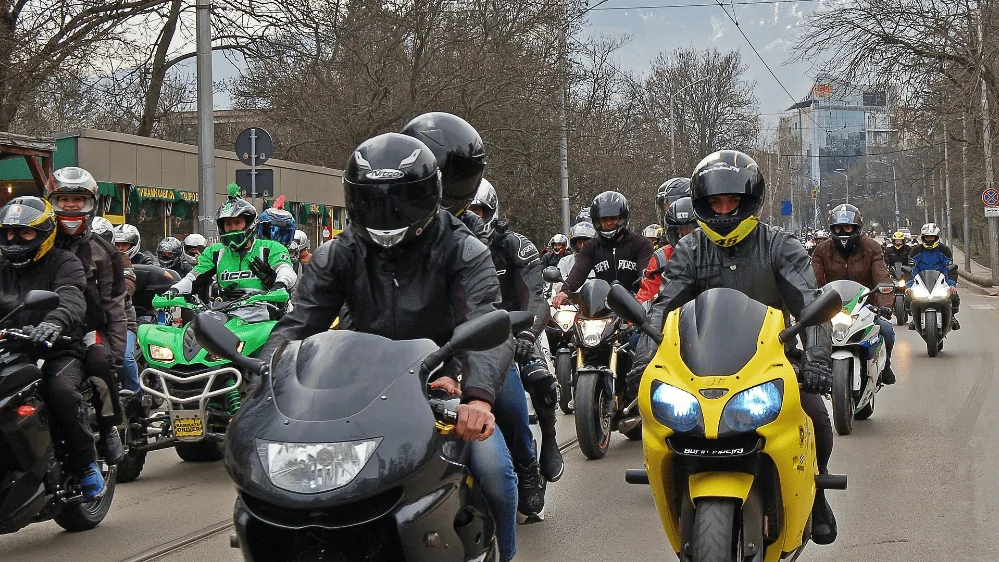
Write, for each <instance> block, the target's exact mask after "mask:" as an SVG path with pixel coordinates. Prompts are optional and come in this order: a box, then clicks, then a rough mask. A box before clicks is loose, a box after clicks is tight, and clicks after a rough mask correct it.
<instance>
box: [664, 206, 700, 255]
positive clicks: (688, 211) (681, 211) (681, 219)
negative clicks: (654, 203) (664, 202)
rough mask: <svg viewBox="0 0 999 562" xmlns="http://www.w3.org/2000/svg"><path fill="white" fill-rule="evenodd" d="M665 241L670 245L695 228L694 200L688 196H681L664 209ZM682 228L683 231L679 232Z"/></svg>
mask: <svg viewBox="0 0 999 562" xmlns="http://www.w3.org/2000/svg"><path fill="white" fill-rule="evenodd" d="M665 222H666V225H665V226H666V241H667V242H669V243H670V245H671V246H676V243H677V242H679V241H680V239H681V238H683V237H684V236H686V235H687V234H689V233H690V232H691V231H693V230H694V229H695V228H697V219H696V218H695V217H694V202H693V200H691V198H690V197H681V198H679V199H677V200H676V201H674V202H673V204H672V205H670V206H669V210H667V211H666V221H665ZM681 230H683V231H684V232H681Z"/></svg>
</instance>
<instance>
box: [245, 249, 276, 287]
mask: <svg viewBox="0 0 999 562" xmlns="http://www.w3.org/2000/svg"><path fill="white" fill-rule="evenodd" d="M250 271H252V272H253V274H254V275H256V276H257V277H258V278H259V279H260V280H261V281H262V282H263V283H264V287H270V286H272V285H274V280H275V279H277V273H276V272H275V271H274V268H273V267H271V266H270V265H269V264H267V263H266V262H264V260H262V259H260V257H259V256H258V257H255V258H253V259H252V260H250Z"/></svg>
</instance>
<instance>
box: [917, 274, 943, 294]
mask: <svg viewBox="0 0 999 562" xmlns="http://www.w3.org/2000/svg"><path fill="white" fill-rule="evenodd" d="M940 276H941V273H940V272H939V271H937V270H935V269H924V270H922V271H920V272H919V280H920V281H922V282H923V285H925V286H926V290H928V291H932V290H933V287H934V286H936V284H937V279H939V278H940Z"/></svg>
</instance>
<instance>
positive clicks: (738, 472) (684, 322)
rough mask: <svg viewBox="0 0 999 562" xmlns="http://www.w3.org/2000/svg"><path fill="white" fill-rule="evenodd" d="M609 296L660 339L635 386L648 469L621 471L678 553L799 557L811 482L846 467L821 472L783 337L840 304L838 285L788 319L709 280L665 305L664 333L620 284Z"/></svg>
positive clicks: (686, 558) (688, 556) (705, 559)
mask: <svg viewBox="0 0 999 562" xmlns="http://www.w3.org/2000/svg"><path fill="white" fill-rule="evenodd" d="M607 304H608V306H609V307H610V308H612V309H613V310H614V311H615V312H617V313H618V314H619V315H620V316H621V317H622V318H624V319H626V320H628V321H630V322H633V323H635V324H637V325H640V326H641V327H642V331H643V332H645V333H647V334H649V336H650V337H652V338H653V339H654V340H656V341H657V342H658V343H659V344H660V345H659V350H658V352H657V353H656V355H655V358H654V359H653V360H652V362H651V363H650V364H649V367H648V368H647V369H646V370H645V373H644V374H643V376H642V382H641V386H640V387H639V394H638V404H639V409H640V410H641V415H642V427H643V428H644V429H643V433H642V439H643V441H642V443H643V447H644V453H645V469H640V470H629V471H628V472H627V474H626V478H625V479H626V480H627V481H628V482H629V483H632V484H649V485H650V487H651V488H652V494H653V496H654V498H655V502H656V507H657V509H658V511H659V517H660V519H661V520H662V525H663V528H664V529H665V531H666V535H667V537H668V538H669V542H670V544H671V545H672V547H673V550H674V551H675V552H676V553H677V557H679V559H680V560H681V561H682V562H776V561H777V560H781V559H784V558H790V559H791V560H795V559H797V557H798V556H799V555H800V554H801V551H802V550H803V549H804V547H805V544H806V543H807V542H808V540H809V538H810V536H811V512H812V503H813V501H814V498H815V492H816V490H817V489H840V490H842V489H845V488H846V476H841V475H832V474H826V475H820V474H819V466H818V461H817V459H816V453H815V437H814V435H815V432H814V430H813V428H812V422H811V419H810V418H809V417H808V415H807V414H806V413H805V411H804V410H803V409H802V407H801V402H800V395H799V391H798V379H797V375H796V374H795V370H794V367H793V365H792V364H791V362H790V361H789V360H788V359H787V357H786V356H785V354H784V342H790V341H792V340H793V339H794V338H795V337H796V336H797V335H798V333H799V332H801V331H802V330H803V329H804V328H805V327H808V326H815V325H818V324H821V323H823V322H825V321H828V320H829V319H830V318H832V317H833V316H834V315H835V314H836V313H837V312H839V311H840V309H841V308H842V301H841V298H840V296H839V294H837V293H836V292H835V291H828V292H825V293H823V294H822V295H821V296H819V297H818V298H817V299H815V301H813V302H812V303H811V304H809V305H808V306H806V307H805V308H804V309H803V310H802V311H801V315H800V318H798V323H797V324H794V325H793V326H791V327H789V328H785V327H784V317H783V314H782V313H781V311H779V310H776V309H773V308H769V307H767V306H765V305H763V304H761V303H759V302H757V301H755V300H752V299H750V298H749V297H747V296H746V295H745V294H743V293H741V292H739V291H735V290H732V289H711V290H708V291H705V292H704V293H702V294H701V295H699V296H698V297H697V298H696V299H695V300H693V301H691V302H689V303H687V304H686V305H684V306H683V307H681V308H679V309H677V310H675V311H673V312H671V313H670V314H669V315H668V316H667V317H666V322H665V325H664V326H663V331H662V333H661V334H660V333H658V332H657V331H656V330H655V329H654V328H653V327H652V325H651V324H649V323H648V321H647V320H646V318H645V310H644V309H643V308H642V306H641V305H640V304H638V302H637V301H635V299H634V297H632V296H631V294H630V293H629V292H628V291H627V290H626V289H624V287H620V286H615V287H614V288H613V289H612V290H611V293H610V294H609V296H608V297H607Z"/></svg>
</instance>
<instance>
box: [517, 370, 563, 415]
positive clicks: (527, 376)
mask: <svg viewBox="0 0 999 562" xmlns="http://www.w3.org/2000/svg"><path fill="white" fill-rule="evenodd" d="M520 379H521V381H522V382H523V383H524V389H525V390H527V392H528V394H530V395H531V400H532V401H534V402H535V408H536V407H537V405H539V404H540V405H549V406H550V405H553V404H555V401H556V397H557V389H556V384H557V383H556V382H555V377H553V376H552V375H551V373H549V372H548V369H546V368H545V365H544V363H541V362H539V361H534V362H532V363H530V364H529V365H525V366H524V368H523V369H521V370H520Z"/></svg>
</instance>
